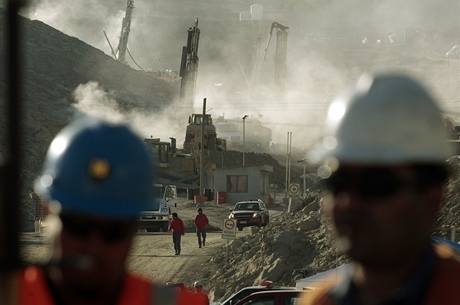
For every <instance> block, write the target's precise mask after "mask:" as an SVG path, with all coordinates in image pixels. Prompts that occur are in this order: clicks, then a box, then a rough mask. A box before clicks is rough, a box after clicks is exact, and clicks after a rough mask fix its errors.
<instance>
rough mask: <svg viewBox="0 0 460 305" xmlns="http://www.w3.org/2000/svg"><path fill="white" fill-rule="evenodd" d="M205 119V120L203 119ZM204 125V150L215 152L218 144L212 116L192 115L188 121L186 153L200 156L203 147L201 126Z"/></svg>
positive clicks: (185, 143) (185, 142)
mask: <svg viewBox="0 0 460 305" xmlns="http://www.w3.org/2000/svg"><path fill="white" fill-rule="evenodd" d="M203 118H204V119H203ZM203 120H204V121H203ZM202 123H203V125H204V132H203V143H204V145H203V149H204V150H215V149H216V144H217V133H216V127H215V126H214V124H213V123H212V118H211V115H210V114H206V115H205V116H204V117H203V115H202V114H192V115H191V116H190V117H189V119H188V125H187V131H186V134H185V141H184V152H185V153H191V154H193V155H199V152H200V147H201V125H202Z"/></svg>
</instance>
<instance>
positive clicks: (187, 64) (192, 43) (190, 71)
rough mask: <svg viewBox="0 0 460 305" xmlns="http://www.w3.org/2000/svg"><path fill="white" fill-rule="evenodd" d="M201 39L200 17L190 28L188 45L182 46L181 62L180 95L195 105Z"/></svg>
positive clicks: (188, 102)
mask: <svg viewBox="0 0 460 305" xmlns="http://www.w3.org/2000/svg"><path fill="white" fill-rule="evenodd" d="M199 41H200V29H199V28H198V18H197V19H195V24H194V25H193V26H192V27H190V28H189V29H188V36H187V45H186V46H183V47H182V58H181V63H180V74H179V75H180V76H181V77H182V80H181V84H180V97H181V99H182V100H183V101H186V102H187V104H189V105H193V99H194V96H195V85H196V78H197V74H198V62H199V58H198V43H199Z"/></svg>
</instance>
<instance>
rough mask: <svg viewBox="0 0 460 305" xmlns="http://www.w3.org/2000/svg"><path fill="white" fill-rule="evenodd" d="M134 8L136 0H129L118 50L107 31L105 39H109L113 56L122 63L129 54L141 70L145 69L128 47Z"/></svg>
mask: <svg viewBox="0 0 460 305" xmlns="http://www.w3.org/2000/svg"><path fill="white" fill-rule="evenodd" d="M133 10H134V0H127V3H126V11H125V17H124V18H123V22H122V24H121V33H120V40H119V41H118V46H117V48H116V50H115V49H114V48H113V47H112V44H111V43H110V40H109V37H108V36H107V33H106V32H105V31H104V36H105V39H106V40H107V43H108V44H109V47H110V51H111V52H112V56H113V57H114V58H115V59H116V60H118V61H119V62H121V63H124V64H126V63H127V61H126V54H128V55H129V57H130V58H131V60H132V61H133V63H134V64H135V65H136V66H137V67H138V68H139V69H141V70H144V69H143V68H142V67H141V66H140V65H139V64H138V63H137V62H136V60H135V59H134V57H133V56H132V54H131V52H130V51H129V48H128V39H129V33H130V31H131V20H132V16H133Z"/></svg>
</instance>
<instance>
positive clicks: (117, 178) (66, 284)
mask: <svg viewBox="0 0 460 305" xmlns="http://www.w3.org/2000/svg"><path fill="white" fill-rule="evenodd" d="M153 183H154V179H153V165H152V162H151V158H150V156H149V154H148V152H147V149H146V148H145V146H144V143H143V141H142V140H141V139H140V138H139V137H137V136H136V135H135V134H134V133H133V132H132V131H131V130H130V129H129V128H128V127H126V126H124V125H119V124H111V123H107V122H103V121H98V120H92V119H85V120H80V121H77V122H75V123H73V124H71V125H69V126H68V127H66V128H65V129H64V130H63V131H61V132H60V133H59V134H58V135H57V136H56V138H55V139H54V140H53V142H52V143H51V146H50V148H49V150H48V154H47V158H46V163H45V166H44V169H43V173H42V175H41V176H40V177H39V178H38V179H37V181H36V187H35V188H36V192H37V193H38V194H39V195H40V196H41V198H42V199H43V200H44V204H45V206H46V208H47V210H48V211H49V213H50V214H49V215H48V218H49V219H48V224H49V227H50V228H51V231H53V232H52V233H51V234H52V237H51V240H52V246H53V253H52V257H51V260H50V262H49V263H48V264H47V265H45V266H32V267H27V268H25V270H23V271H22V272H21V274H20V279H19V283H18V290H19V295H18V304H20V305H32V304H34V305H52V304H56V305H57V304H59V305H77V304H78V305H81V304H85V305H110V304H113V305H122V304H132V305H141V304H142V305H147V304H181V305H191V304H197V305H198V304H199V305H201V304H202V303H201V301H198V302H197V299H196V297H195V296H194V293H193V292H192V291H188V290H183V291H181V292H176V290H174V289H170V288H163V287H160V286H158V285H154V284H152V283H151V282H149V281H148V280H146V279H144V278H142V277H140V276H137V275H134V274H132V273H131V272H129V271H127V266H126V263H127V257H128V254H129V251H130V248H131V246H132V244H133V238H134V235H135V232H136V219H137V218H138V216H139V214H140V212H141V211H142V210H145V209H146V207H149V206H151V203H152V202H154V201H155V200H156V198H155V196H154V193H153V192H154V190H153V187H152V186H153Z"/></svg>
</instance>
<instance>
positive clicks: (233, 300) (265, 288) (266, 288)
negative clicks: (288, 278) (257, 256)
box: [220, 281, 297, 305]
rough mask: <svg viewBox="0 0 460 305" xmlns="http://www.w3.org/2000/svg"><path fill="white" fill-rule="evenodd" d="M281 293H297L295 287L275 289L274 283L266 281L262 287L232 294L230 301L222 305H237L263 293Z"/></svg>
mask: <svg viewBox="0 0 460 305" xmlns="http://www.w3.org/2000/svg"><path fill="white" fill-rule="evenodd" d="M274 290H276V291H281V290H293V291H297V290H296V288H294V287H276V288H273V283H272V282H271V281H264V282H262V283H261V285H260V286H249V287H244V288H243V289H241V290H239V291H238V292H236V293H234V294H232V295H231V296H230V297H229V298H228V299H226V300H225V301H223V302H222V303H221V304H220V305H236V304H237V303H238V302H239V301H240V300H243V299H244V298H246V297H247V296H249V295H251V294H253V293H256V292H262V291H274Z"/></svg>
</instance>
